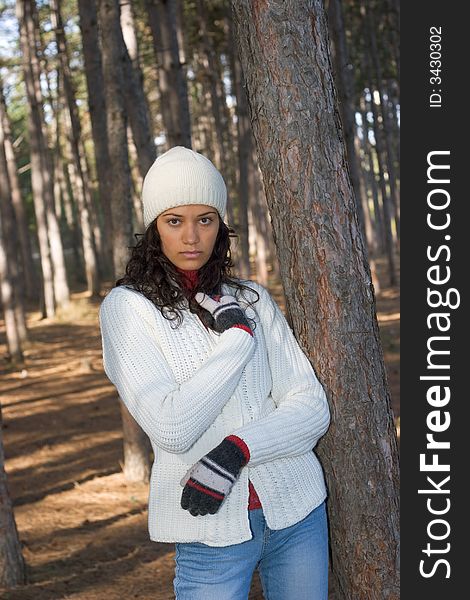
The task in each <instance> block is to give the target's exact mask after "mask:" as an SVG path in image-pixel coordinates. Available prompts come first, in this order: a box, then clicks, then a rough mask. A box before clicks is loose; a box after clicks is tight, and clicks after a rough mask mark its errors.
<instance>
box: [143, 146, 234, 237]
mask: <svg viewBox="0 0 470 600" xmlns="http://www.w3.org/2000/svg"><path fill="white" fill-rule="evenodd" d="M142 203H143V209H144V225H145V227H146V228H147V227H148V226H149V225H150V223H151V222H152V221H153V220H154V219H155V218H156V217H158V215H159V214H161V213H162V212H164V211H165V210H168V209H169V208H174V207H175V206H182V205H185V204H207V205H208V206H212V207H213V208H215V209H216V210H217V212H218V213H219V215H220V216H221V218H222V219H223V218H224V216H225V208H226V205H227V188H226V187H225V182H224V180H223V177H222V175H221V174H220V173H219V171H218V170H217V169H216V168H215V167H214V165H213V164H212V163H211V161H210V160H209V159H208V158H206V157H205V156H202V154H199V153H198V152H194V151H193V150H190V149H189V148H185V147H184V146H174V147H173V148H170V150H168V151H167V152H165V153H164V154H162V155H161V156H159V157H158V158H157V159H156V161H155V162H154V163H153V165H152V166H151V167H150V169H149V170H148V172H147V174H146V176H145V178H144V183H143V186H142Z"/></svg>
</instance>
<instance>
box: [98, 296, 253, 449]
mask: <svg viewBox="0 0 470 600" xmlns="http://www.w3.org/2000/svg"><path fill="white" fill-rule="evenodd" d="M146 302H147V301H146V300H145V298H143V297H140V296H139V295H138V294H137V293H136V292H133V291H129V290H120V289H119V288H117V289H116V290H112V292H110V294H108V296H107V297H106V298H105V299H104V301H103V302H102V304H101V307H100V314H99V318H100V327H101V336H102V345H103V365H104V370H105V373H106V375H107V376H108V378H109V379H110V381H111V382H112V383H113V384H114V385H115V386H116V388H117V391H118V393H119V396H120V397H121V399H122V400H123V402H124V404H125V405H126V407H127V408H128V410H129V412H130V413H131V415H132V416H133V417H134V419H135V420H136V421H137V423H138V424H139V425H140V426H141V427H142V429H143V430H144V431H145V433H146V434H147V435H148V436H149V438H150V439H151V440H152V441H153V442H154V443H155V444H156V445H157V446H159V447H161V448H162V449H164V450H166V451H167V452H171V453H174V454H179V453H182V452H186V451H187V450H189V448H190V447H191V446H192V445H193V444H194V443H195V442H196V441H197V440H198V439H199V438H200V437H201V435H202V434H203V433H204V432H205V431H206V430H207V428H208V427H209V426H210V425H211V424H212V423H213V421H214V420H215V419H216V417H217V416H218V415H219V414H220V412H221V410H222V408H223V407H224V405H225V404H226V402H227V401H228V400H229V399H230V397H231V396H232V395H233V393H234V391H235V388H236V386H237V385H238V382H239V380H240V375H241V373H242V370H243V368H244V367H245V365H246V363H247V362H248V360H249V359H250V358H251V356H252V353H253V350H254V346H255V344H254V342H253V338H252V336H251V335H250V334H249V333H247V332H246V331H244V330H243V329H239V328H230V329H228V330H226V331H224V332H223V333H222V334H221V336H220V341H219V343H218V344H217V347H216V348H215V349H214V351H213V352H212V354H211V355H210V356H209V357H208V358H207V359H206V360H205V362H204V363H203V364H202V365H201V366H200V367H199V369H198V370H197V371H196V372H195V373H194V375H193V376H192V377H191V378H190V379H188V380H187V381H185V382H183V383H182V384H178V383H177V382H176V380H175V378H174V376H173V373H172V371H171V369H170V366H169V364H168V362H167V361H166V359H165V357H164V355H163V354H162V351H161V349H160V348H159V345H158V343H157V340H156V339H155V335H152V333H151V331H152V327H154V325H153V326H152V323H151V316H152V315H151V314H150V317H149V308H148V307H147V306H146Z"/></svg>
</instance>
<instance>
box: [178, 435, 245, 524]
mask: <svg viewBox="0 0 470 600" xmlns="http://www.w3.org/2000/svg"><path fill="white" fill-rule="evenodd" d="M246 462H247V457H246V456H245V454H244V453H243V451H242V450H241V449H240V448H239V447H238V445H237V444H235V443H234V442H232V441H231V440H230V439H227V438H225V439H224V440H222V442H221V443H220V444H219V445H218V446H217V447H216V448H214V449H213V450H211V451H210V452H209V454H206V456H203V457H202V458H201V460H199V461H198V462H197V463H196V464H195V465H193V466H192V467H191V468H190V469H189V471H188V472H187V473H186V475H185V476H184V477H183V479H182V480H181V482H180V483H181V485H182V486H184V489H183V493H182V495H181V507H182V508H184V509H185V510H189V512H190V513H191V514H192V515H193V517H197V516H198V515H207V514H208V513H209V514H211V515H213V514H215V513H216V512H217V511H218V510H219V508H220V505H221V504H222V502H223V501H224V500H225V498H226V497H227V496H228V494H229V493H230V490H231V489H232V487H233V485H234V483H235V481H236V480H237V478H238V476H239V474H240V471H241V470H242V468H243V467H244V466H245V465H246Z"/></svg>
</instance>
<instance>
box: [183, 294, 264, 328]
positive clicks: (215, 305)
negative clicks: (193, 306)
mask: <svg viewBox="0 0 470 600" xmlns="http://www.w3.org/2000/svg"><path fill="white" fill-rule="evenodd" d="M194 299H195V300H196V302H198V303H199V304H200V305H201V306H202V307H203V308H205V309H206V310H207V311H208V312H210V313H211V315H212V317H213V318H214V322H215V327H216V330H217V331H218V332H219V333H222V332H223V331H226V330H227V329H230V327H239V328H240V329H244V330H245V331H247V332H248V333H249V334H250V335H253V331H252V329H251V327H250V324H249V322H248V320H247V318H246V317H245V313H244V312H243V310H242V309H241V307H240V305H239V304H238V302H237V300H236V299H235V298H234V297H233V296H213V297H211V296H208V295H207V294H204V293H203V292H198V293H197V294H196V296H195V297H194Z"/></svg>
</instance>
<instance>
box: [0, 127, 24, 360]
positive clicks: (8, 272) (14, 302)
mask: <svg viewBox="0 0 470 600" xmlns="http://www.w3.org/2000/svg"><path fill="white" fill-rule="evenodd" d="M0 216H1V218H0V228H1V230H2V232H1V233H2V239H3V252H4V257H3V259H2V260H4V266H3V267H2V272H3V274H4V275H3V281H2V297H3V303H4V305H5V311H6V310H7V309H8V310H12V311H13V314H14V328H11V326H10V327H9V323H8V321H9V318H7V315H5V322H6V329H7V341H8V346H9V354H10V358H11V359H12V361H13V362H21V361H22V344H23V343H24V342H26V341H27V339H28V332H27V327H26V319H25V307H24V290H23V286H22V285H21V279H22V274H21V273H20V270H19V264H20V263H19V260H18V258H19V256H18V250H19V248H18V234H17V226H16V218H15V211H14V208H13V202H12V198H11V186H10V181H9V177H8V168H7V159H6V156H5V148H4V146H3V140H2V139H1V136H0ZM11 324H13V323H11Z"/></svg>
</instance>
